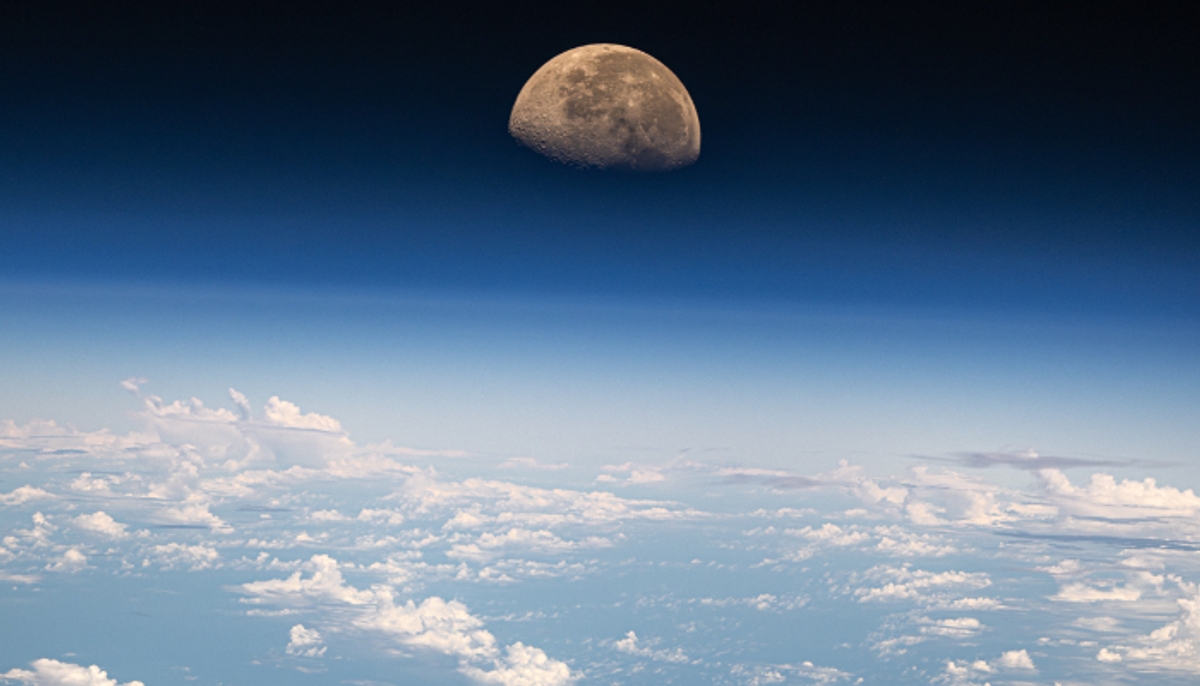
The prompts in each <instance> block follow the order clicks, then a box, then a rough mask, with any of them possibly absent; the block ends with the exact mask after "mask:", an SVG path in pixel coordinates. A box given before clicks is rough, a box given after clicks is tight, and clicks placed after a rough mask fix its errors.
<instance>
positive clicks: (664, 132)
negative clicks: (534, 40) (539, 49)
mask: <svg viewBox="0 0 1200 686" xmlns="http://www.w3.org/2000/svg"><path fill="white" fill-rule="evenodd" d="M508 130H509V132H510V133H511V134H512V135H513V137H514V138H516V139H517V140H518V141H519V142H520V143H521V144H522V145H525V146H527V147H529V148H532V149H533V150H536V151H537V152H539V153H541V154H543V155H545V156H547V157H549V158H551V159H555V160H558V161H560V162H564V163H566V164H571V165H575V166H579V167H592V168H599V169H629V170H638V171H662V170H668V169H677V168H679V167H684V166H687V165H689V164H691V163H693V162H695V161H696V158H698V157H699V156H700V118H699V117H698V116H697V114H696V106H695V105H694V104H693V103H692V97H691V96H690V95H688V92H687V89H686V88H684V87H683V83H681V82H680V81H679V78H678V77H677V76H675V74H674V73H672V72H671V70H670V69H667V67H666V65H664V64H663V63H662V62H659V61H658V60H656V59H654V58H653V57H651V56H650V55H647V54H646V53H644V52H642V51H641V50H635V49H633V48H627V47H625V46H623V45H612V44H607V43H601V44H596V45H584V46H582V47H578V48H575V49H574V50H568V51H567V52H564V53H562V54H561V55H558V56H557V57H555V58H554V59H552V60H550V61H549V62H547V63H546V64H544V65H542V68H541V69H538V70H537V72H535V73H534V75H533V76H532V77H530V78H529V81H528V82H527V83H526V84H525V87H524V88H522V89H521V93H520V94H519V95H518V96H517V102H516V104H514V105H513V110H512V116H511V117H510V119H509V122H508Z"/></svg>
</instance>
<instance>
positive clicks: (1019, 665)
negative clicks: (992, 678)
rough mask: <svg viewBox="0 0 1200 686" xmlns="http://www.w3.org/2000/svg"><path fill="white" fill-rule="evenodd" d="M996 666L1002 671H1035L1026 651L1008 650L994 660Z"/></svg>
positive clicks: (1031, 659)
mask: <svg viewBox="0 0 1200 686" xmlns="http://www.w3.org/2000/svg"><path fill="white" fill-rule="evenodd" d="M996 664H998V665H1000V666H1001V667H1003V668H1004V669H1023V670H1027V671H1033V670H1036V669H1037V667H1035V666H1034V664H1033V658H1031V657H1029V651H1027V650H1024V649H1022V650H1009V651H1006V652H1005V653H1004V654H1002V655H1001V656H1000V659H999V660H996Z"/></svg>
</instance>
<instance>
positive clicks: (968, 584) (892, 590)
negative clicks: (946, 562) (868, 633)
mask: <svg viewBox="0 0 1200 686" xmlns="http://www.w3.org/2000/svg"><path fill="white" fill-rule="evenodd" d="M864 576H865V577H866V578H868V579H875V580H881V581H886V583H884V584H883V585H881V586H874V587H862V588H858V589H856V590H855V591H854V596H855V597H856V598H858V600H859V602H889V601H898V600H917V601H926V600H929V599H930V596H929V595H928V594H929V593H931V592H947V591H955V590H978V589H981V588H987V587H988V586H991V585H992V581H991V579H990V578H989V577H988V575H987V573H985V572H960V571H954V570H950V571H945V572H930V571H926V570H923V569H912V568H911V567H909V566H908V565H907V564H906V565H905V566H903V567H894V566H890V565H879V566H876V567H872V568H871V569H869V570H867V572H866V573H865V575H864Z"/></svg>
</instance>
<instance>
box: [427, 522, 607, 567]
mask: <svg viewBox="0 0 1200 686" xmlns="http://www.w3.org/2000/svg"><path fill="white" fill-rule="evenodd" d="M611 546H612V541H610V540H608V539H607V538H600V537H596V536H591V537H588V538H586V539H584V540H582V541H566V540H563V539H561V538H559V537H558V536H556V535H555V534H553V533H551V532H550V531H547V530H545V529H541V530H538V531H531V530H529V529H521V528H512V529H509V530H508V531H506V532H504V533H501V534H499V535H497V534H493V533H483V534H480V535H479V537H478V538H476V539H475V540H474V542H472V543H456V544H454V545H453V546H451V548H450V550H449V551H448V552H447V553H446V555H447V556H448V557H451V558H454V559H463V560H475V561H483V560H486V559H489V558H491V557H493V556H495V555H497V554H499V553H500V551H501V550H505V549H512V548H517V549H521V550H528V551H531V552H535V553H543V554H545V553H565V552H568V551H572V550H577V549H579V548H608V547H611Z"/></svg>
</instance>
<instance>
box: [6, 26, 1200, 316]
mask: <svg viewBox="0 0 1200 686" xmlns="http://www.w3.org/2000/svg"><path fill="white" fill-rule="evenodd" d="M0 12H2V15H0V63H2V64H3V69H0V102H2V103H3V107H0V149H2V150H3V154H2V155H0V180H2V181H0V232H2V238H3V243H4V250H3V251H0V274H2V275H3V277H4V279H5V280H6V281H8V282H15V283H25V282H31V283H43V284H44V283H59V282H71V283H89V284H99V283H105V284H133V285H145V284H155V283H170V284H183V285H187V284H203V285H212V284H225V285H230V284H232V285H263V284H267V285H275V286H280V287H284V288H300V287H303V288H317V289H321V288H326V287H337V288H352V289H359V288H367V289H384V290H400V291H411V290H414V289H415V290H421V291H437V292H454V293H472V294H476V293H489V294H495V293H506V294H507V293H514V294H539V295H544V294H551V295H559V294H566V295H588V296H590V295H598V296H605V297H607V296H615V297H624V296H636V297H655V298H658V297H663V298H685V299H687V298H707V299H734V300H754V301H758V300H766V301H782V302H790V303H804V304H829V303H834V304H851V305H855V306H858V305H866V306H881V307H891V306H902V307H918V308H935V309H938V308H941V309H945V308H950V309H958V310H968V311H1014V310H1015V311H1020V312H1034V313H1052V314H1067V313H1070V314H1079V313H1084V314H1089V315H1092V314H1095V315H1104V316H1108V315H1121V316H1124V315H1141V314H1150V315H1165V316H1169V317H1184V318H1191V317H1192V316H1194V314H1195V312H1196V307H1197V305H1198V304H1200V302H1198V296H1200V290H1198V286H1200V276H1198V275H1197V270H1196V269H1195V268H1194V265H1195V264H1196V260H1197V259H1198V258H1200V231H1197V226H1200V194H1197V193H1196V192H1195V189H1196V188H1198V187H1200V162H1198V160H1200V124H1198V123H1197V122H1200V51H1198V50H1196V48H1195V30H1196V28H1197V27H1198V26H1200V9H1197V7H1196V6H1195V5H1194V4H1192V3H1177V4H1172V3H1162V4H1154V5H1153V6H1145V5H1144V4H1142V3H1125V4H1118V3H1104V4H1102V5H1098V4H1095V3H1056V4H1054V5H1052V6H1046V5H1044V4H1039V3H969V4H967V5H964V4H961V3H947V4H929V3H880V4H867V3H801V4H794V3H786V4H779V5H774V6H765V5H764V6H762V7H753V8H750V9H743V8H738V7H735V6H734V5H732V4H728V3H726V4H723V5H717V6H709V5H701V4H695V3H691V4H668V3H649V4H623V3H611V2H609V3H539V4H535V3H515V4H514V3H505V4H500V3H492V4H488V5H487V6H480V4H479V3H428V4H425V5H419V6H418V5H416V4H414V3H396V4H395V5H393V6H375V5H368V4H362V5H359V4H353V3H351V4H345V3H278V4H269V3H184V4H183V5H181V6H175V5H174V4H172V5H171V6H170V7H164V6H162V5H161V4H159V3H148V4H145V5H139V4H133V3H120V4H119V5H115V6H114V5H110V4H104V3H95V4H84V3H46V2H37V3H33V2H29V3H26V2H15V3H6V4H5V6H4V8H3V10H0ZM590 42H615V43H621V44H626V45H630V46H633V47H637V48H639V49H642V50H644V51H646V52H649V53H650V54H652V55H654V56H655V57H657V58H659V59H660V60H662V61H663V62H664V63H665V64H667V66H668V67H670V68H671V69H672V70H673V71H675V73H676V74H677V75H678V76H679V77H680V78H681V80H682V81H683V82H684V84H685V85H686V86H687V87H688V89H689V90H690V92H691V94H692V97H693V99H694V100H695V102H696V105H697V108H698V110H699V112H700V117H701V123H702V132H703V141H702V152H701V159H700V161H699V163H697V164H696V165H695V166H693V167H692V168H688V169H685V170H682V171H679V172H677V173H670V174H661V175H622V174H616V175H613V174H605V173H597V172H580V171H577V170H574V169H570V168H566V167H559V166H557V165H554V164H552V163H549V162H548V161H546V160H544V159H542V158H540V157H538V156H536V155H534V154H532V153H530V152H529V151H527V150H525V149H522V148H520V147H519V146H517V145H516V144H515V143H514V141H513V140H512V139H511V138H510V137H509V136H508V134H507V131H506V124H507V117H508V113H509V110H510V108H511V106H512V102H513V100H514V99H515V96H516V93H517V92H518V91H519V90H520V87H521V85H522V84H523V83H524V81H525V79H527V78H528V77H529V75H531V74H532V73H533V71H535V70H536V69H537V67H538V66H540V65H541V64H542V63H543V62H545V61H546V60H548V59H549V58H550V57H552V56H554V55H556V54H558V53H559V52H562V51H564V50H567V49H570V48H572V47H575V46H577V45H581V44H585V43H590Z"/></svg>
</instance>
